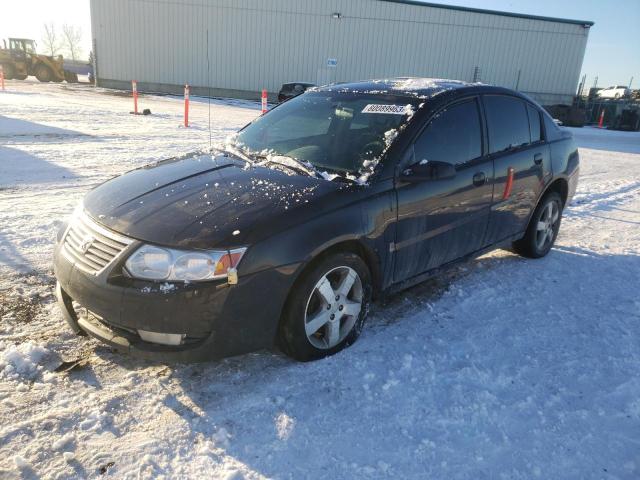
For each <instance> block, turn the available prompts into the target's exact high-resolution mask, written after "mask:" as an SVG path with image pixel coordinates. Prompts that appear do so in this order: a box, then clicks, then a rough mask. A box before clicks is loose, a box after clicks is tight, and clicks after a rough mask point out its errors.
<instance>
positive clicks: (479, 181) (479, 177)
mask: <svg viewBox="0 0 640 480" xmlns="http://www.w3.org/2000/svg"><path fill="white" fill-rule="evenodd" d="M486 181H487V177H486V175H485V174H484V172H478V173H476V174H475V175H474V176H473V184H474V185H475V186H476V187H481V186H482V185H484V184H485V182H486Z"/></svg>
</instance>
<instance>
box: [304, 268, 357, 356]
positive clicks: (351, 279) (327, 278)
mask: <svg viewBox="0 0 640 480" xmlns="http://www.w3.org/2000/svg"><path fill="white" fill-rule="evenodd" d="M363 299H364V295H363V288H362V280H361V279H360V276H359V275H358V274H357V273H356V271H355V270H354V269H353V268H351V267H346V266H342V267H336V268H334V269H332V270H330V271H329V272H327V273H325V274H324V275H323V276H322V277H321V278H320V280H318V282H317V283H316V285H315V287H314V288H313V290H312V291H311V295H310V296H309V298H308V300H307V305H306V309H305V314H304V326H305V332H306V334H307V339H308V340H309V342H310V343H311V344H312V345H313V346H314V347H316V348H319V349H322V350H326V349H330V348H333V347H335V346H336V345H338V344H339V343H340V342H342V341H343V340H344V339H345V338H346V337H347V335H349V332H351V330H352V329H353V327H354V325H355V324H356V322H357V320H358V317H359V316H360V312H361V310H362V302H363Z"/></svg>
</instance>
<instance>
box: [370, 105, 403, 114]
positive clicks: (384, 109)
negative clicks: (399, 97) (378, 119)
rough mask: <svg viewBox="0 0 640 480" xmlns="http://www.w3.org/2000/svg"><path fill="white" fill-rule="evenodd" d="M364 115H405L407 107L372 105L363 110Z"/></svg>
mask: <svg viewBox="0 0 640 480" xmlns="http://www.w3.org/2000/svg"><path fill="white" fill-rule="evenodd" d="M362 113H386V114H388V115H405V114H406V113H407V105H379V104H375V103H370V104H369V105H367V106H366V107H364V109H363V110H362Z"/></svg>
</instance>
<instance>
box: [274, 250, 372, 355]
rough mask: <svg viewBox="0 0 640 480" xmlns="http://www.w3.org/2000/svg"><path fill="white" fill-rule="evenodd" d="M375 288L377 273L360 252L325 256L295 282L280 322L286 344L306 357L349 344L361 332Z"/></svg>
mask: <svg viewBox="0 0 640 480" xmlns="http://www.w3.org/2000/svg"><path fill="white" fill-rule="evenodd" d="M340 286H342V287H343V290H342V291H340V290H339V287H340ZM327 287H328V288H327ZM347 288H348V290H347ZM321 291H322V292H323V293H324V295H323V293H321ZM345 292H346V294H345ZM371 293H372V287H371V274H370V272H369V269H368V268H367V265H366V264H365V263H364V261H363V260H362V259H361V258H360V257H359V256H358V255H356V254H354V253H351V252H339V253H334V254H330V255H327V256H325V257H321V258H320V259H319V260H318V261H317V262H315V264H314V265H313V266H312V267H311V268H310V269H309V270H307V271H306V272H304V273H303V274H302V276H301V277H300V278H299V279H298V280H297V281H296V283H295V284H294V286H293V287H292V290H291V292H290V294H289V298H288V299H287V303H286V305H285V308H284V312H283V316H282V319H281V322H280V328H279V332H278V340H279V344H280V347H281V348H282V350H283V351H284V352H285V353H286V354H287V355H289V356H290V357H293V358H294V359H296V360H299V361H301V362H307V361H310V360H316V359H319V358H323V357H326V356H329V355H333V354H334V353H337V352H339V351H340V350H342V349H343V348H345V347H348V346H349V345H351V344H353V342H355V341H356V340H357V338H358V337H359V336H360V332H361V331H362V327H363V325H364V321H365V318H366V316H367V313H368V309H369V303H370V302H371ZM327 297H330V298H329V300H330V302H329V301H327ZM349 312H352V313H353V314H350V313H349ZM314 319H315V323H313V320H314ZM316 327H317V328H316Z"/></svg>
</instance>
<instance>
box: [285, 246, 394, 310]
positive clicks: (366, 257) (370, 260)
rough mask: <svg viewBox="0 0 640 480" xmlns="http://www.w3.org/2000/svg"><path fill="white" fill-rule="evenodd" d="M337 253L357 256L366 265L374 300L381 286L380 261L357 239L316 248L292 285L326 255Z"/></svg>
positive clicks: (373, 252) (371, 250) (374, 253)
mask: <svg viewBox="0 0 640 480" xmlns="http://www.w3.org/2000/svg"><path fill="white" fill-rule="evenodd" d="M337 252H351V253H354V254H356V255H358V256H359V257H360V258H361V259H362V261H363V262H364V263H365V264H366V265H367V268H368V269H369V273H370V274H371V283H372V286H373V294H374V298H375V297H376V296H377V294H378V293H379V292H380V290H381V286H382V270H381V266H380V260H379V258H378V255H377V254H376V252H375V251H373V249H371V248H370V247H369V246H367V245H366V244H365V243H364V242H362V241H360V240H359V239H342V240H338V241H336V242H334V243H331V244H329V245H324V246H322V247H320V248H318V249H317V250H316V251H314V252H313V254H312V255H311V256H310V258H309V260H308V261H307V262H305V263H304V265H303V266H302V267H301V268H300V270H299V272H298V273H297V274H296V278H295V280H294V282H293V284H294V285H295V283H296V282H297V281H298V279H299V278H300V276H301V275H303V274H304V273H305V272H307V271H308V270H309V269H311V268H313V267H314V266H315V265H317V264H318V262H320V261H322V259H323V258H326V257H327V256H328V255H331V254H333V253H337Z"/></svg>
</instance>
